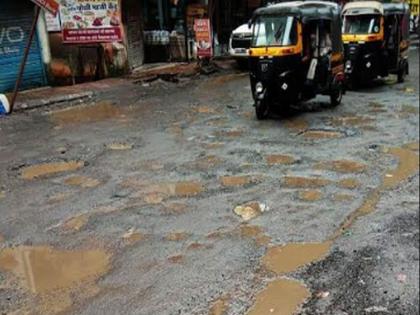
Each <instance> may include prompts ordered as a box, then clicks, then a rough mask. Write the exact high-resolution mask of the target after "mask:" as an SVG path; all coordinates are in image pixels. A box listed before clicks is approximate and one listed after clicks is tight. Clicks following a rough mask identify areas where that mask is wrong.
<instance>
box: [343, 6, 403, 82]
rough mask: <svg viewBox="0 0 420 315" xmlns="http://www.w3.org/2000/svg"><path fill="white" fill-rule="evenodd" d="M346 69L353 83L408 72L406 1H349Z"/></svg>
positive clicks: (345, 16)
mask: <svg viewBox="0 0 420 315" xmlns="http://www.w3.org/2000/svg"><path fill="white" fill-rule="evenodd" d="M342 14H343V42H344V51H345V58H346V65H345V72H346V77H347V80H348V82H349V83H350V84H353V85H358V84H361V83H367V82H369V81H372V80H373V79H376V78H377V77H386V76H388V75H389V74H396V75H397V76H398V82H404V79H405V76H406V75H407V74H408V70H409V64H408V50H409V44H410V43H409V37H410V30H409V27H410V10H409V6H408V4H406V3H381V2H377V1H356V2H349V3H347V4H346V5H345V6H344V8H343V13H342Z"/></svg>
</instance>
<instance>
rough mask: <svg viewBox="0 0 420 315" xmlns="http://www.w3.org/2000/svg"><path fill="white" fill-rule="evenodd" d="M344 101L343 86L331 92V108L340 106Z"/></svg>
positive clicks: (340, 85)
mask: <svg viewBox="0 0 420 315" xmlns="http://www.w3.org/2000/svg"><path fill="white" fill-rule="evenodd" d="M342 99H343V85H342V84H339V86H338V88H337V89H335V90H334V91H332V92H331V94H330V102H331V106H334V107H335V106H338V105H340V104H341V100H342Z"/></svg>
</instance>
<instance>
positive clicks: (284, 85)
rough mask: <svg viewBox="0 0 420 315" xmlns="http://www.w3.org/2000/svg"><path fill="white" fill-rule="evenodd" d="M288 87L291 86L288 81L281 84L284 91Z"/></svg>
mask: <svg viewBox="0 0 420 315" xmlns="http://www.w3.org/2000/svg"><path fill="white" fill-rule="evenodd" d="M288 87H289V85H288V84H287V83H286V82H285V83H283V85H282V86H281V88H282V89H283V90H284V91H286V90H287V88H288Z"/></svg>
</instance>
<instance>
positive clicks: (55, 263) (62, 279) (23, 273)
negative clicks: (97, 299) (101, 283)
mask: <svg viewBox="0 0 420 315" xmlns="http://www.w3.org/2000/svg"><path fill="white" fill-rule="evenodd" d="M110 259H111V256H110V255H109V254H107V253H106V252H105V251H102V250H89V251H59V250H55V249H53V248H51V247H25V246H21V247H16V248H7V249H4V250H2V251H0V270H2V271H4V272H10V273H12V274H14V276H16V278H17V279H18V280H19V281H20V284H21V286H22V288H25V289H26V290H28V291H29V292H31V293H32V294H36V295H37V297H38V298H39V300H38V301H39V304H40V305H39V307H38V308H39V309H40V310H39V311H40V314H46V313H49V314H50V313H58V312H61V311H63V310H65V309H67V308H69V307H70V306H71V305H72V295H73V293H74V294H77V292H80V291H81V290H82V291H83V297H81V296H80V297H79V298H86V297H89V295H91V296H92V295H95V294H96V293H97V292H98V291H99V289H98V288H96V287H95V286H94V285H95V282H96V281H97V280H98V279H99V278H100V277H101V276H103V275H104V274H106V273H107V272H108V271H109V269H110ZM63 266H66V268H63ZM35 313H38V312H36V311H35Z"/></svg>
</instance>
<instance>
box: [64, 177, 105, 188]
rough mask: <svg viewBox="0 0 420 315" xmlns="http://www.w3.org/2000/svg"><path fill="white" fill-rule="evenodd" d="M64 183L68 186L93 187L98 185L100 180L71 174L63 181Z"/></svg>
mask: <svg viewBox="0 0 420 315" xmlns="http://www.w3.org/2000/svg"><path fill="white" fill-rule="evenodd" d="M64 184H66V185H69V186H78V187H82V188H95V187H98V186H99V185H100V184H101V182H100V181H99V180H97V179H94V178H90V177H86V176H72V177H69V178H67V179H66V180H65V181H64Z"/></svg>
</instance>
